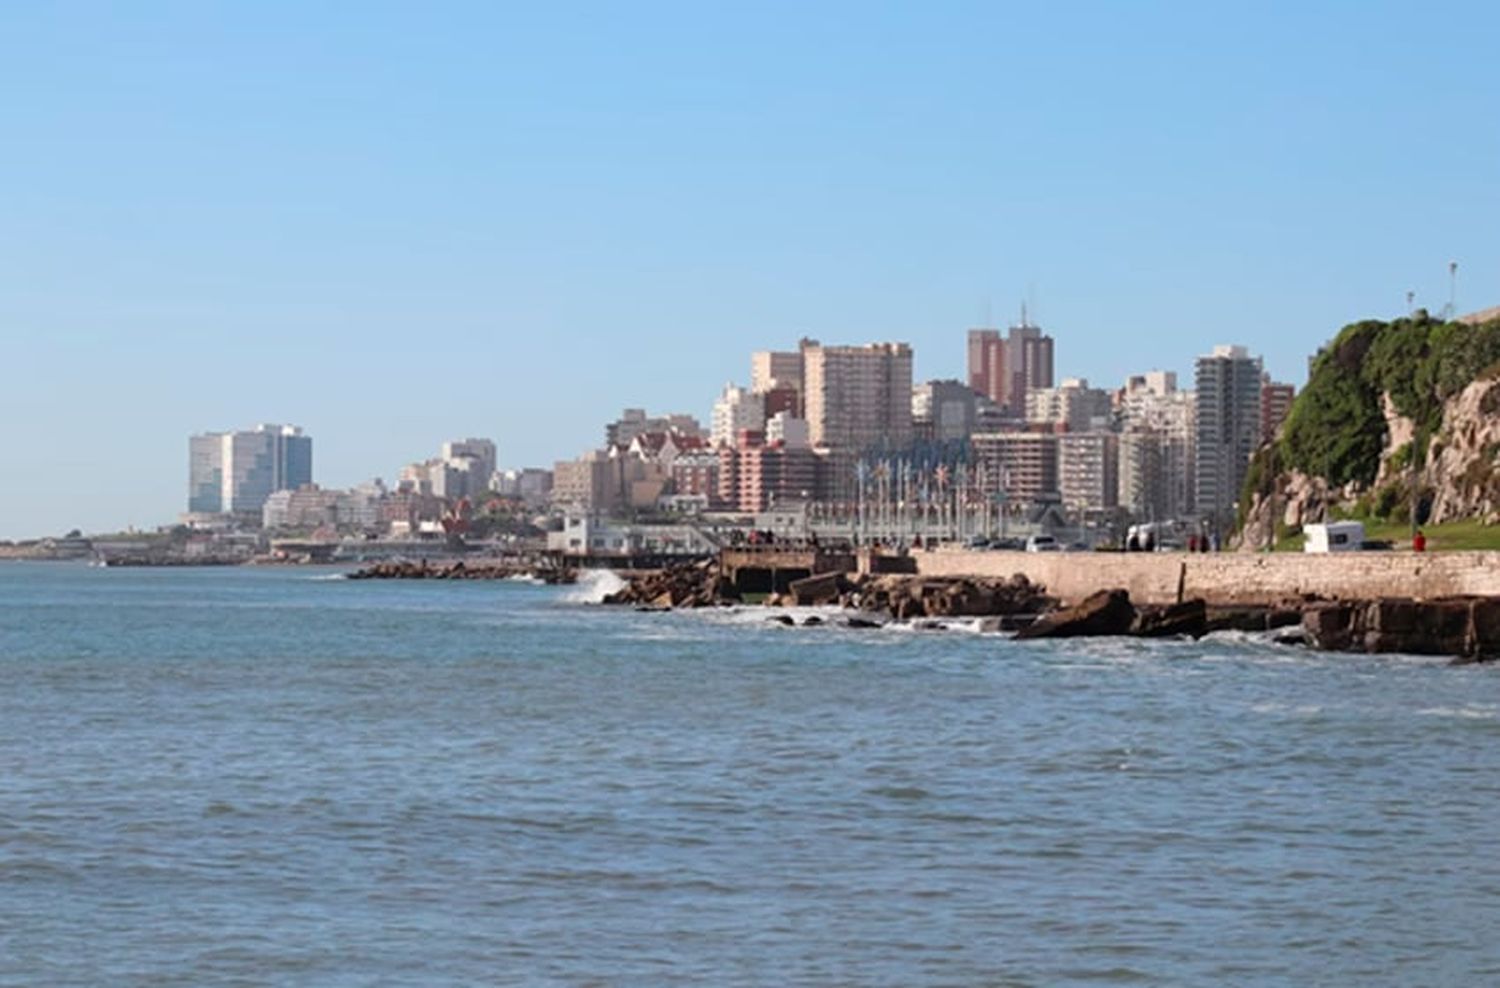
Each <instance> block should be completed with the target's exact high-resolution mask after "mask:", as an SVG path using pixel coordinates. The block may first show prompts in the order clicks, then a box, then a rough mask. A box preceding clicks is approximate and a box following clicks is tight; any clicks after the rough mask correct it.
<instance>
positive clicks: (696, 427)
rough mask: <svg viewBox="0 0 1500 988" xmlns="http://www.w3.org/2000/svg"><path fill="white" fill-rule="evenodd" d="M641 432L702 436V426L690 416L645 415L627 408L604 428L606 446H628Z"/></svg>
mask: <svg viewBox="0 0 1500 988" xmlns="http://www.w3.org/2000/svg"><path fill="white" fill-rule="evenodd" d="M643 432H680V433H683V434H685V435H692V436H701V435H704V432H703V426H702V425H700V424H699V422H698V420H697V419H696V418H694V417H693V416H691V415H684V414H681V413H678V414H669V415H647V414H646V410H645V409H644V408H627V409H625V411H624V412H622V413H621V414H620V417H619V418H617V419H615V420H614V421H613V422H610V423H608V424H607V425H605V427H604V444H605V445H606V446H629V445H630V443H631V442H632V441H633V440H634V439H635V437H636V436H639V435H640V434H641V433H643Z"/></svg>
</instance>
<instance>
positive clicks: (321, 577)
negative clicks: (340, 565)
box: [302, 573, 349, 583]
mask: <svg viewBox="0 0 1500 988" xmlns="http://www.w3.org/2000/svg"><path fill="white" fill-rule="evenodd" d="M302 579H304V580H312V581H313V582H314V583H322V582H323V581H325V580H347V579H349V574H348V573H318V574H317V575H315V576H304V577H303V578H302Z"/></svg>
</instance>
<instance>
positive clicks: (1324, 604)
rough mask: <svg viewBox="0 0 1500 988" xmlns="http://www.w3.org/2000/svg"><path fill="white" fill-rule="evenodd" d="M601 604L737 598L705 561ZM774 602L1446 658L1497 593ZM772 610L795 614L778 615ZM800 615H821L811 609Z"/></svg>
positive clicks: (1489, 623) (1485, 634) (800, 591)
mask: <svg viewBox="0 0 1500 988" xmlns="http://www.w3.org/2000/svg"><path fill="white" fill-rule="evenodd" d="M603 602H604V603H605V604H612V605H623V606H634V607H635V608H637V609H639V610H647V611H662V610H672V609H683V608H701V607H725V606H735V605H743V604H746V603H751V602H753V601H747V600H746V599H745V598H744V597H743V596H742V595H740V594H739V592H738V591H737V590H736V589H735V587H734V584H733V583H732V582H730V581H729V580H728V579H726V578H725V577H724V576H722V575H721V574H720V572H719V568H718V565H717V563H716V562H714V561H711V560H710V561H705V562H701V563H693V564H688V565H682V566H675V567H671V568H669V569H665V570H656V571H652V572H648V573H642V574H638V575H636V576H635V577H634V578H633V579H631V581H630V582H629V583H628V584H627V585H626V586H625V587H624V588H622V589H621V590H619V591H618V592H616V593H613V594H610V595H608V596H607V597H605V598H604V601H603ZM760 603H761V604H763V606H765V607H767V608H768V609H771V610H774V609H776V608H779V607H809V606H833V607H839V608H841V609H843V610H845V611H847V612H848V615H847V616H846V617H845V618H844V619H843V623H844V624H845V625H847V626H850V627H878V626H880V625H882V624H885V623H888V622H892V621H895V622H916V623H917V624H918V626H919V627H923V628H931V629H934V630H936V629H937V628H940V627H942V625H941V621H942V619H944V618H978V619H980V620H981V624H980V629H981V630H984V631H997V632H998V631H1014V632H1015V633H1016V637H1017V638H1022V639H1037V638H1071V637H1102V636H1130V637H1138V638H1168V637H1186V638H1201V637H1202V636H1204V635H1207V634H1210V633H1213V632H1218V631H1246V632H1281V634H1279V635H1278V636H1277V638H1276V641H1277V642H1279V643H1282V644H1286V645H1298V646H1304V647H1309V648H1314V649H1318V650H1320V651H1331V652H1359V653H1366V654H1377V653H1392V652H1395V653H1405V654H1412V655H1436V656H1449V657H1451V658H1453V659H1454V660H1455V661H1456V662H1461V663H1467V662H1483V661H1490V660H1493V659H1495V658H1500V597H1442V598H1434V599H1420V600H1419V599H1409V598H1399V599H1396V598H1376V599H1367V600H1329V599H1323V598H1320V597H1317V596H1315V595H1306V596H1303V597H1299V598H1295V599H1289V600H1285V601H1281V602H1278V603H1276V604H1272V605H1239V604H1215V603H1213V602H1210V601H1208V600H1205V599H1202V598H1192V599H1187V600H1182V601H1179V602H1177V603H1173V604H1137V603H1134V602H1132V601H1131V599H1130V595H1129V593H1128V592H1127V591H1125V590H1123V589H1111V590H1101V591H1099V592H1097V593H1094V594H1091V595H1090V596H1088V597H1085V598H1084V599H1082V600H1079V601H1077V602H1075V603H1072V604H1069V605H1066V606H1065V605H1064V604H1063V603H1062V602H1060V601H1058V600H1057V599H1056V598H1054V597H1052V596H1049V595H1048V594H1047V591H1046V588H1045V587H1043V586H1040V585H1038V584H1035V583H1033V582H1031V581H1030V580H1028V579H1027V578H1026V577H1025V576H1023V575H1021V574H1016V575H1015V576H1012V577H1009V578H1007V579H1001V578H995V577H982V578H976V577H931V576H928V577H923V576H915V575H897V574H881V575H863V576H855V575H850V574H845V573H824V574H819V575H816V576H811V577H807V578H804V579H801V580H796V581H794V582H792V583H791V584H790V585H789V587H788V588H787V590H786V592H784V593H779V594H771V595H769V596H766V597H764V599H762V600H761V601H760ZM770 620H773V621H776V622H777V623H781V624H794V623H796V621H795V619H794V618H792V617H791V616H790V615H786V614H779V615H777V614H773V615H771V616H770ZM804 623H812V624H825V623H830V622H828V621H827V620H825V619H823V618H818V617H812V618H808V619H806V621H805V622H804Z"/></svg>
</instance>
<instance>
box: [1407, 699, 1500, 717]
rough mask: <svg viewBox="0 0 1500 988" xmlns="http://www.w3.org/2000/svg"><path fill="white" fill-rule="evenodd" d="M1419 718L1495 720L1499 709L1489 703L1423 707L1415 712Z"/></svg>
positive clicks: (1499, 713)
mask: <svg viewBox="0 0 1500 988" xmlns="http://www.w3.org/2000/svg"><path fill="white" fill-rule="evenodd" d="M1417 715H1418V716H1420V717H1451V718H1455V719H1457V720H1495V719H1496V718H1500V708H1497V707H1496V706H1495V705H1494V704H1491V703H1467V704H1464V705H1463V706H1461V707H1424V708H1422V709H1421V710H1418V711H1417Z"/></svg>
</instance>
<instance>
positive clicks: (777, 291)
mask: <svg viewBox="0 0 1500 988" xmlns="http://www.w3.org/2000/svg"><path fill="white" fill-rule="evenodd" d="M1497 9H1500V8H1497V7H1496V5H1494V4H1489V3H1474V4H1468V5H1438V4H1426V5H1416V4H1409V3H1408V4H1400V5H1383V4H1373V3H1342V4H1331V5H1319V6H1317V7H1316V9H1314V8H1312V7H1310V6H1309V5H1307V4H1302V3H1297V4H1283V5H1276V6H1272V5H1250V6H1245V7H1243V8H1236V9H1233V10H1230V9H1228V8H1227V7H1226V6H1225V5H1221V4H1186V3H1184V4H1180V5H1162V4H1114V3H1109V4H1075V5H1062V4H1025V5H1015V6H1014V7H1010V8H1006V7H1003V6H1002V5H999V4H993V3H975V4H902V5H895V4H892V5H886V4H871V3H846V4H840V3H822V4H804V3H787V4H780V3H761V4H742V5H734V6H733V7H732V8H731V7H730V6H729V5H722V4H688V3H684V4H679V5H650V4H612V5H608V6H598V7H592V8H591V7H587V6H583V5H562V4H527V5H506V4H499V3H472V4H462V3H431V4H416V3H401V4H395V3H391V4H384V3H368V2H365V3H335V4H317V3H274V2H257V3H243V4H222V3H200V2H189V0H184V2H181V3H137V4H122V3H107V4H106V3H99V4H86V3H24V2H17V3H8V4H5V5H4V7H3V9H0V56H3V57H0V92H3V93H4V94H5V95H4V97H3V99H0V135H3V136H0V140H3V149H0V190H3V191H0V228H3V230H4V236H3V238H0V365H3V370H4V378H3V381H4V383H3V387H0V414H3V417H4V422H5V425H4V431H3V433H0V435H3V436H4V440H3V446H0V464H3V467H0V471H3V483H0V537H18V536H22V535H32V534H41V533H47V532H56V531H61V530H64V529H66V528H69V527H72V526H75V525H77V526H80V527H83V528H85V529H87V530H100V529H109V528H114V527H119V526H124V525H126V524H135V525H138V526H147V525H155V524H158V523H162V522H167V521H170V520H171V519H172V518H173V517H174V516H175V514H176V513H177V512H178V511H180V510H182V509H183V506H184V502H185V498H186V486H187V481H186V470H187V436H188V434H189V433H192V432H197V431H204V430H215V429H224V428H231V427H242V426H248V425H250V424H252V423H254V422H257V421H281V422H295V423H298V424H301V425H303V426H305V427H306V428H307V429H308V431H309V432H310V433H311V434H312V435H313V437H314V449H315V461H316V473H317V478H318V480H319V481H320V482H322V483H324V484H326V485H345V484H349V483H353V482H356V481H359V480H361V479H364V478H368V477H369V476H372V475H376V474H379V475H382V476H385V477H386V478H388V479H389V478H390V477H391V476H392V475H393V474H394V473H395V472H396V471H397V470H398V469H399V467H400V465H401V464H402V463H404V462H406V461H409V460H411V459H414V458H418V457H422V456H426V455H431V454H432V453H433V452H435V450H436V448H437V446H438V444H439V443H440V442H441V441H442V440H444V439H445V438H450V437H458V436H464V435H485V436H492V437H494V438H495V439H496V441H497V442H498V444H499V447H500V451H501V461H502V463H503V464H504V465H507V466H518V465H527V464H549V463H550V462H551V461H552V460H553V459H556V458H559V457H564V456H571V455H574V454H576V453H578V452H580V451H581V450H583V449H584V448H586V447H588V446H590V445H592V444H594V443H595V442H597V441H598V439H599V436H600V430H601V427H602V423H603V422H604V421H605V420H606V419H607V418H609V417H611V416H612V415H613V414H614V413H616V412H617V411H618V409H619V408H621V407H623V406H626V405H646V406H649V407H651V408H653V409H662V410H666V409H673V410H675V409H682V410H687V411H693V412H697V413H700V414H703V415H706V414H707V412H708V409H709V407H710V404H711V402H712V400H713V397H714V395H715V394H716V393H717V390H718V389H719V388H720V387H721V386H722V384H723V383H724V381H725V380H728V379H731V378H733V379H736V380H744V379H745V378H747V376H748V354H749V351H751V350H752V349H757V348H763V347H770V346H786V345H790V344H792V343H793V342H794V341H795V340H796V339H797V338H798V337H799V336H801V335H803V334H809V335H815V336H817V337H819V338H821V339H823V340H825V341H831V342H864V341H868V340H874V339H901V340H907V341H909V342H911V343H912V344H913V345H914V346H915V347H916V352H917V374H918V376H919V378H928V377H946V376H958V375H960V374H961V373H962V362H963V340H964V331H965V330H966V329H967V328H968V327H969V326H971V325H974V324H976V323H977V322H978V321H979V320H980V319H981V318H982V316H983V314H984V313H985V311H986V308H987V306H988V307H990V308H992V310H993V312H994V313H995V318H996V320H997V321H1001V320H1004V319H1006V318H1008V317H1010V316H1012V315H1013V314H1014V313H1015V311H1016V309H1017V307H1018V304H1019V302H1020V301H1021V299H1022V298H1024V297H1027V296H1028V295H1029V296H1031V297H1033V298H1034V299H1035V303H1036V307H1035V312H1036V314H1037V315H1038V316H1039V317H1040V321H1041V322H1042V324H1043V325H1044V326H1046V327H1047V328H1048V329H1049V330H1050V331H1051V332H1052V333H1053V334H1054V335H1055V336H1056V338H1057V359H1058V369H1059V373H1060V374H1064V375H1081V376H1086V377H1088V378H1089V379H1090V380H1091V381H1093V382H1095V383H1109V384H1114V383H1117V382H1118V381H1119V380H1120V379H1121V378H1122V377H1123V376H1124V375H1125V374H1127V373H1129V372H1132V371H1139V370H1144V369H1147V368H1150V367H1158V366H1159V367H1167V368H1173V369H1177V370H1179V371H1184V372H1185V371H1186V370H1187V369H1188V368H1189V367H1190V365H1191V360H1192V357H1193V356H1194V354H1196V353H1199V352H1202V351H1204V350H1206V349H1207V348H1209V347H1210V346H1212V345H1213V344H1214V343H1218V342H1243V343H1247V344H1249V345H1250V346H1251V347H1252V348H1254V349H1255V350H1257V351H1258V352H1261V353H1262V354H1264V356H1265V358H1266V361H1267V365H1268V367H1269V368H1270V369H1271V370H1272V371H1273V372H1274V373H1275V374H1276V375H1277V376H1279V377H1283V378H1288V379H1292V380H1295V381H1297V382H1298V383H1300V382H1301V380H1302V379H1303V376H1304V374H1305V358H1306V356H1307V354H1308V353H1309V352H1311V351H1312V350H1313V349H1315V348H1316V346H1317V345H1318V344H1319V343H1320V342H1321V341H1323V340H1324V339H1326V338H1327V337H1328V336H1330V335H1331V334H1332V333H1333V332H1334V331H1335V330H1337V328H1338V327H1339V326H1340V325H1342V324H1344V323H1346V322H1348V321H1351V320H1354V319H1357V318H1361V317H1366V316H1381V317H1387V316H1392V315H1395V314H1397V313H1398V312H1399V311H1400V310H1401V308H1402V304H1403V302H1402V298H1403V295H1404V293H1405V292H1406V291H1407V290H1408V289H1412V290H1415V291H1416V292H1417V294H1418V303H1419V304H1422V303H1426V304H1428V305H1429V306H1430V307H1432V308H1433V309H1437V308H1439V307H1440V306H1441V305H1442V304H1443V303H1444V302H1446V300H1447V271H1446V265H1447V262H1448V261H1449V260H1450V259H1456V260H1458V261H1459V263H1460V265H1461V267H1460V279H1459V308H1460V309H1461V310H1471V309H1477V308H1481V307H1484V306H1488V305H1495V304H1500V126H1497V121H1500V73H1497V72H1496V71H1495V43H1496V39H1497V38H1500V13H1497Z"/></svg>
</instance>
